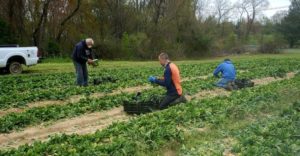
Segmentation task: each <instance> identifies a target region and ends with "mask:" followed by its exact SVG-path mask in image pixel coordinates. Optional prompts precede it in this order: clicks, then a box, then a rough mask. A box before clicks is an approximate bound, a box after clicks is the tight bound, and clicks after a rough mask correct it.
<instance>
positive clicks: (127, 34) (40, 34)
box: [0, 0, 300, 60]
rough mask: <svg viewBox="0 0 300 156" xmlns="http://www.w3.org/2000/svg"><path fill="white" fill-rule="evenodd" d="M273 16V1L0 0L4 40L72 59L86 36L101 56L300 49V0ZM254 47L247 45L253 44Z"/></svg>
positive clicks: (184, 55) (1, 39)
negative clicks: (270, 13) (269, 12)
mask: <svg viewBox="0 0 300 156" xmlns="http://www.w3.org/2000/svg"><path fill="white" fill-rule="evenodd" d="M291 2H292V4H291V6H290V9H289V11H283V12H278V13H277V14H276V15H274V16H273V17H272V18H267V17H264V16H263V15H262V11H263V10H265V9H267V8H268V5H269V2H268V0H239V1H238V2H237V3H235V4H232V3H230V1H229V0H9V1H8V0H0V44H20V45H22V46H30V45H35V46H38V47H39V49H40V52H42V55H43V56H44V57H52V56H61V57H69V56H70V55H71V53H72V50H73V46H74V45H75V44H76V43H77V42H79V41H80V40H82V39H84V38H86V37H92V38H93V39H94V40H95V49H94V52H95V53H96V55H98V56H99V57H101V58H103V59H132V60H133V59H139V60H140V59H147V60H148V59H156V57H157V54H158V53H159V52H160V51H162V50H163V51H165V52H167V53H169V54H170V55H171V56H172V57H176V58H195V57H202V56H208V55H223V54H228V53H243V52H246V51H248V50H249V49H251V47H254V49H255V50H254V51H258V52H264V53H274V52H278V49H279V48H285V47H288V46H289V47H294V46H299V39H300V0H291ZM249 47H250V48H249Z"/></svg>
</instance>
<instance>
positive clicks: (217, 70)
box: [214, 64, 222, 77]
mask: <svg viewBox="0 0 300 156" xmlns="http://www.w3.org/2000/svg"><path fill="white" fill-rule="evenodd" d="M221 69H222V64H220V65H218V67H217V68H216V69H215V71H214V76H216V77H217V76H218V75H219V73H220V72H221Z"/></svg>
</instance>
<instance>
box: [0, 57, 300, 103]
mask: <svg viewBox="0 0 300 156" xmlns="http://www.w3.org/2000/svg"><path fill="white" fill-rule="evenodd" d="M218 63H219V62H213V63H205V64H204V63H198V64H197V63H194V64H181V65H180V66H179V67H180V69H181V75H182V77H184V78H192V77H197V76H204V75H208V74H210V73H212V71H213V70H214V68H215V67H216V66H217V64H218ZM235 65H236V67H237V69H238V71H246V73H247V74H243V73H241V74H239V77H240V78H244V77H247V78H259V77H262V76H282V74H284V73H286V72H289V71H294V70H297V69H299V60H297V59H265V60H248V61H245V60H244V61H238V62H235ZM162 70H163V69H162V68H158V67H156V68H154V67H150V68H149V67H139V68H134V69H132V68H121V69H99V70H95V71H93V72H91V73H90V79H93V78H103V77H110V78H112V79H114V80H116V81H113V82H110V81H108V82H103V83H102V84H100V85H97V86H93V85H91V86H89V87H87V88H81V87H77V86H75V85H74V73H55V74H33V75H23V76H17V77H14V76H11V77H0V86H1V88H0V109H6V108H10V107H24V106H26V105H27V104H28V103H30V102H34V101H42V100H64V99H66V98H68V97H70V96H72V95H79V94H81V95H90V94H91V93H96V92H98V93H99V92H103V93H107V92H111V91H113V90H116V89H121V88H127V87H133V86H139V85H145V84H146V83H147V77H148V76H149V75H158V76H159V75H161V74H162ZM205 85H210V84H208V83H207V82H205V84H204V87H203V88H206V87H207V86H205ZM201 87H202V86H201Z"/></svg>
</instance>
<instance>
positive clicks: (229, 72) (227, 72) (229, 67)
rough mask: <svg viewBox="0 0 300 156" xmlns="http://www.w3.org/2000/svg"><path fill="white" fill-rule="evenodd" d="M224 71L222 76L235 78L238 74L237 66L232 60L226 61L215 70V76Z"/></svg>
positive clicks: (229, 78)
mask: <svg viewBox="0 0 300 156" xmlns="http://www.w3.org/2000/svg"><path fill="white" fill-rule="evenodd" d="M220 72H221V73H222V78H225V79H228V80H234V79H235V76H236V71H235V67H234V65H233V64H232V62H231V61H224V62H223V63H221V64H220V65H219V66H218V67H217V68H216V69H215V71H214V76H216V77H218V75H219V73H220Z"/></svg>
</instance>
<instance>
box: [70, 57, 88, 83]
mask: <svg viewBox="0 0 300 156" xmlns="http://www.w3.org/2000/svg"><path fill="white" fill-rule="evenodd" d="M73 63H74V66H75V70H76V84H77V85H79V86H87V85H88V70H87V65H86V63H83V64H82V63H79V62H76V61H73Z"/></svg>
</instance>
